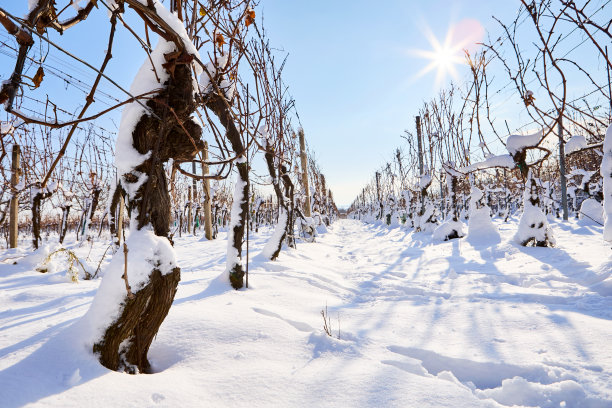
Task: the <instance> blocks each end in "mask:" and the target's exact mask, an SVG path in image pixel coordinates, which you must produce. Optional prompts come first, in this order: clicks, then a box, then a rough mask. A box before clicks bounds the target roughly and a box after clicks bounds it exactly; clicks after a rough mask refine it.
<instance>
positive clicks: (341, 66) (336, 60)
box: [0, 0, 605, 206]
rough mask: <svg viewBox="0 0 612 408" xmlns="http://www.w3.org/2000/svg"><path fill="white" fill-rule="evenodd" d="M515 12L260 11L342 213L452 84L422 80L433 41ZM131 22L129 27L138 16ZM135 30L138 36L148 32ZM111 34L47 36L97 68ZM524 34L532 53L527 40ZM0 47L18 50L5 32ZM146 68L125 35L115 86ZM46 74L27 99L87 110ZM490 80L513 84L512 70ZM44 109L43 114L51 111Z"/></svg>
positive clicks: (275, 1)
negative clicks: (426, 106) (283, 56)
mask: <svg viewBox="0 0 612 408" xmlns="http://www.w3.org/2000/svg"><path fill="white" fill-rule="evenodd" d="M165 3H167V1H165ZM0 4H2V7H6V8H7V9H8V10H9V11H11V12H13V13H15V14H16V15H20V16H23V15H25V14H26V13H27V2H26V1H25V0H24V1H16V0H10V1H8V0H0ZM62 4H64V3H62ZM519 6H520V1H519V0H503V1H502V0H427V1H422V0H419V1H417V0H413V1H409V0H403V1H402V0H385V1H382V2H378V3H376V4H373V3H372V2H370V1H363V0H351V1H348V0H347V1H333V0H332V1H329V0H327V1H322V0H311V1H291V0H261V1H260V4H259V7H258V8H257V13H258V15H257V20H258V21H259V18H260V17H261V16H262V15H263V17H264V27H265V28H266V31H267V34H268V36H269V38H270V41H271V44H272V45H273V46H274V47H276V48H279V49H283V50H284V51H286V52H287V53H289V58H288V60H287V64H286V66H285V69H284V80H285V83H286V84H288V85H289V87H290V92H291V93H292V95H293V97H294V98H295V101H296V106H297V110H298V113H299V115H300V119H301V123H302V125H303V127H304V129H305V133H306V137H307V141H308V144H309V145H310V147H311V150H313V151H314V152H315V153H316V158H317V160H318V162H319V164H320V167H321V170H322V171H323V172H324V174H325V175H326V177H327V180H328V185H329V186H330V188H331V189H332V191H333V192H334V194H335V199H336V202H337V204H338V205H339V206H347V205H348V204H350V203H351V202H352V201H353V199H354V198H355V196H356V195H357V194H358V193H359V192H360V191H361V188H362V187H363V186H364V185H365V184H366V183H367V182H368V181H369V180H370V178H371V177H372V176H373V174H374V172H375V171H376V170H377V169H378V168H380V167H381V166H382V165H383V164H384V163H385V162H386V161H388V160H389V159H390V158H391V157H392V154H393V151H394V149H395V148H396V147H398V146H401V145H402V142H403V139H401V137H400V135H402V134H403V131H404V130H405V129H408V130H410V131H414V117H415V115H416V114H417V112H418V110H419V108H420V107H422V104H423V102H424V101H429V100H431V98H433V97H434V96H435V95H436V93H437V92H438V90H439V89H440V87H444V86H445V85H447V84H448V82H449V81H450V79H451V78H450V76H448V75H446V76H444V77H439V76H438V74H437V70H436V69H433V70H430V71H428V72H424V71H425V70H426V68H427V66H428V65H429V64H430V63H431V59H427V58H423V55H424V54H426V53H427V52H430V51H431V50H433V48H434V43H435V42H436V41H437V42H439V43H444V41H445V38H446V36H447V34H448V33H449V30H452V32H454V35H453V37H452V38H451V41H450V42H451V43H452V44H453V45H457V44H459V43H461V44H462V46H463V47H467V48H471V49H472V50H474V49H475V47H476V46H475V45H474V44H475V42H478V41H483V40H485V38H484V33H485V32H488V33H489V34H490V35H491V37H492V38H494V39H495V38H497V37H498V36H499V35H500V33H501V29H500V27H499V24H498V23H497V22H495V21H494V20H493V18H492V16H493V15H495V16H497V17H498V18H500V19H501V20H502V21H504V22H507V23H510V22H512V21H513V20H514V18H515V16H516V14H517V12H518V9H519ZM604 13H605V11H604ZM127 14H128V16H126V18H129V15H130V14H133V11H131V10H128V12H127ZM528 26H529V24H524V25H523V26H521V30H524V29H527V30H528ZM135 28H136V29H137V30H141V29H142V27H141V24H137V25H136V27H135ZM108 31H109V24H108V17H107V11H106V9H105V8H104V7H103V5H100V8H99V9H96V10H94V11H93V12H92V15H91V16H90V17H89V18H88V20H87V21H86V22H85V23H83V24H79V25H77V26H76V27H75V28H73V29H70V30H68V31H67V32H66V33H65V34H64V35H63V36H62V37H60V36H59V35H58V34H56V33H51V34H50V38H52V39H54V40H56V41H58V42H59V43H61V44H62V45H63V46H64V47H65V48H66V49H68V50H69V51H72V52H73V53H75V54H76V55H80V56H84V57H85V58H86V59H87V60H88V61H89V62H91V63H92V64H93V65H94V66H99V65H100V63H101V61H102V59H103V58H104V54H105V45H106V38H107V36H108ZM525 35H526V36H527V41H526V42H525V43H526V44H528V45H529V43H530V41H529V37H528V34H525ZM0 40H2V41H7V43H14V41H13V39H12V38H10V36H9V35H8V34H6V32H4V31H1V30H0ZM523 40H525V39H523ZM577 41H578V42H579V41H580V38H579V37H578V38H577V39H576V38H573V37H572V38H570V39H569V40H568V41H566V42H565V43H564V44H563V45H564V46H565V47H567V48H568V49H569V50H571V52H572V54H571V56H572V57H574V60H577V61H581V62H583V61H585V60H586V57H585V56H584V55H581V54H580V53H583V54H584V53H587V52H589V51H588V49H586V48H585V47H580V46H576V45H580V44H577ZM94 44H95V45H96V47H97V48H96V47H94V46H93V45H94ZM34 48H35V49H34V51H33V54H32V55H33V56H34V58H35V59H38V58H40V56H41V55H46V47H45V46H43V47H40V46H39V45H38V43H37V45H36V46H35V47H34ZM135 50H136V51H135ZM3 51H4V53H0V67H2V69H1V70H0V81H1V80H5V79H8V77H9V76H10V73H11V72H12V67H13V66H14V53H13V54H11V52H12V51H10V50H7V49H5V50H3ZM56 54H57V53H56ZM457 55H459V56H460V55H461V52H460V51H459V52H458V54H457ZM135 56H137V57H135ZM56 58H57V57H55V56H54V55H53V53H52V54H50V55H49V57H48V59H47V60H46V62H47V63H48V64H49V65H50V66H51V67H60V68H61V69H63V70H64V71H65V72H67V73H69V74H71V75H73V76H74V77H75V78H77V79H78V78H80V79H82V80H83V81H85V82H86V83H89V84H90V83H91V82H92V81H93V78H94V77H95V73H93V72H92V71H91V70H89V69H87V68H84V67H83V66H82V65H81V64H79V63H76V62H74V61H73V60H71V59H70V58H68V57H66V56H61V58H60V59H56ZM143 58H144V54H143V53H142V51H141V50H140V49H139V46H138V44H137V43H136V42H135V40H134V39H133V37H132V36H131V35H130V34H129V33H128V32H127V30H125V29H124V28H123V27H119V28H118V30H117V34H116V43H115V47H114V49H113V59H112V60H111V63H110V64H109V66H108V69H107V73H108V74H109V76H111V77H113V78H115V79H116V80H117V81H118V82H119V83H120V84H121V85H122V86H124V87H125V88H129V86H130V83H131V81H132V79H133V77H134V75H135V73H136V71H137V70H138V68H139V67H140V65H141V64H142V62H143ZM7 64H8V65H10V66H8V65H7ZM36 67H37V65H36V64H33V65H32V66H30V67H29V71H27V73H28V74H29V75H31V76H32V75H33V74H34V72H35V70H36ZM590 68H591V72H594V74H595V75H599V76H600V77H601V75H605V70H600V71H597V70H596V69H595V70H593V67H592V66H591V67H590ZM456 70H457V79H458V82H459V83H461V82H462V81H463V80H464V79H465V78H466V76H467V74H468V70H467V67H466V66H465V65H456ZM46 73H47V75H46V76H45V82H44V83H43V86H42V87H41V88H39V89H38V90H35V91H31V90H29V91H26V94H27V95H28V96H30V97H34V98H38V99H39V100H41V101H45V100H46V97H47V95H48V94H49V93H50V95H49V97H50V98H51V100H54V101H55V100H60V101H62V100H70V102H73V105H74V106H73V108H70V109H73V110H74V111H77V109H78V106H79V105H82V104H83V103H84V99H85V92H87V90H88V89H89V88H88V87H87V86H86V85H87V84H85V86H83V87H82V88H83V89H84V91H83V90H81V91H80V92H78V91H77V90H75V84H76V85H78V83H77V82H75V81H71V82H72V83H71V84H66V83H65V82H64V81H63V80H62V79H58V78H56V77H54V76H53V75H52V72H51V70H50V69H49V70H47V71H46ZM494 74H495V75H497V76H499V77H500V78H501V77H503V78H504V80H505V81H507V80H508V79H507V75H506V73H505V72H501V71H498V72H494ZM52 81H55V82H56V84H55V87H54V86H53V85H52ZM583 85H584V84H583V83H573V84H571V85H570V96H571V93H572V92H575V93H576V92H577V93H580V95H582V94H583V93H584V92H585V90H584V89H585V87H584V86H583ZM50 89H51V92H50ZM100 89H101V90H102V91H106V92H107V94H108V95H104V94H101V93H99V94H97V95H96V101H98V102H99V103H101V104H104V106H102V107H101V108H105V107H107V106H110V105H111V104H113V103H115V101H118V100H123V99H124V95H122V94H121V92H120V91H117V89H116V88H114V87H112V86H111V85H109V84H107V83H105V84H101V86H100ZM513 92H514V91H513V87H508V89H506V90H504V92H503V93H500V94H499V95H498V97H497V99H496V100H495V101H493V102H492V109H493V110H494V115H495V116H496V117H498V118H500V119H499V120H505V119H506V118H508V122H509V123H510V128H511V130H512V131H514V129H516V128H518V127H519V126H521V125H522V124H524V123H526V122H528V121H529V118H528V117H527V114H526V112H525V109H524V106H523V104H522V103H521V101H520V99H517V98H510V97H511V96H513V95H512V94H513ZM113 98H114V99H113ZM37 109H38V111H39V112H40V111H41V110H43V109H44V104H42V105H40V106H39V107H38V108H37ZM99 110H101V109H98V107H96V108H95V109H92V111H99ZM5 115H6V114H3V116H2V119H4V116H5ZM118 117H119V112H118V111H116V112H113V113H111V114H109V115H107V117H105V118H104V119H103V120H101V121H99V122H98V123H99V124H100V125H101V126H105V127H107V128H109V129H111V130H113V129H114V125H112V124H111V123H110V120H111V119H112V120H114V121H115V122H116V123H118ZM504 127H505V126H504ZM499 145H500V147H501V148H503V146H501V143H500V144H499Z"/></svg>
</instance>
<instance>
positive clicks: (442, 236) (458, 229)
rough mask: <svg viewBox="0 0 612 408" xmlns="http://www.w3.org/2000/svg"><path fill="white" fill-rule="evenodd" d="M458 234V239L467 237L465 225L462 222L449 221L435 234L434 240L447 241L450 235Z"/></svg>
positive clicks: (437, 229)
mask: <svg viewBox="0 0 612 408" xmlns="http://www.w3.org/2000/svg"><path fill="white" fill-rule="evenodd" d="M453 232H454V233H456V235H457V236H458V238H461V237H463V236H465V233H464V232H463V223H462V222H461V221H453V220H447V221H445V222H443V223H442V224H440V225H439V226H438V227H436V229H435V230H434V232H433V239H434V240H436V241H446V240H448V237H449V235H451V234H453Z"/></svg>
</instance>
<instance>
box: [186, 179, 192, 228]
mask: <svg viewBox="0 0 612 408" xmlns="http://www.w3.org/2000/svg"><path fill="white" fill-rule="evenodd" d="M187 200H189V204H188V207H187V225H186V227H187V228H185V229H186V230H187V231H186V232H187V234H189V232H190V230H191V207H193V201H192V195H191V186H189V188H188V190H187Z"/></svg>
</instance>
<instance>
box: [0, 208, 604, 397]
mask: <svg viewBox="0 0 612 408" xmlns="http://www.w3.org/2000/svg"><path fill="white" fill-rule="evenodd" d="M493 222H494V223H495V225H496V227H497V228H498V229H499V230H500V232H501V236H502V237H504V238H503V240H502V241H501V242H499V243H496V244H492V245H491V246H490V247H488V248H486V249H483V248H480V247H477V246H473V245H472V244H471V243H470V242H469V241H466V240H463V239H459V240H457V239H455V240H451V241H448V242H439V241H434V240H433V239H432V237H431V236H429V235H426V234H420V233H413V232H411V231H407V230H406V229H401V228H389V227H387V226H386V225H382V224H378V225H366V224H364V223H362V222H360V221H356V220H338V221H337V222H335V223H334V224H333V225H332V226H331V227H330V228H329V229H328V232H327V233H326V234H324V235H321V236H319V238H318V239H317V242H316V243H309V244H305V243H298V247H297V249H296V250H291V251H283V252H281V255H280V256H279V258H278V260H277V261H275V262H269V261H264V260H260V261H255V260H254V259H253V256H254V255H257V254H259V253H260V251H261V250H262V248H263V246H264V245H265V242H267V241H268V239H269V238H270V235H271V234H272V230H271V229H265V228H262V229H260V232H259V233H252V235H251V236H252V240H251V243H250V247H251V263H250V266H249V275H250V277H249V282H250V285H249V286H250V288H249V289H247V290H244V291H234V290H233V289H231V288H230V286H229V283H227V279H226V278H225V277H224V270H225V250H226V242H225V239H226V238H227V235H226V233H225V232H220V235H219V238H218V239H216V240H212V241H199V237H194V236H184V237H182V238H179V237H176V242H175V249H176V252H177V259H178V260H180V263H181V264H182V265H184V267H183V269H182V272H181V275H182V280H181V282H180V283H179V286H178V291H177V294H176V298H175V301H174V305H173V306H172V308H171V309H170V313H169V314H168V317H167V318H166V320H165V321H164V323H163V324H162V326H161V329H160V331H159V333H158V335H157V337H156V339H155V340H154V342H153V344H152V346H151V349H150V352H149V358H150V361H151V363H152V364H153V368H154V371H155V374H151V375H136V376H130V375H128V374H124V373H118V372H112V371H109V370H107V369H105V368H103V367H102V366H101V365H100V364H99V363H98V362H97V360H96V358H95V356H93V355H92V353H91V343H88V336H87V333H88V330H89V329H88V325H87V324H84V323H86V322H87V323H89V322H91V320H90V319H89V317H91V316H87V317H86V319H83V318H82V316H83V315H84V314H85V313H86V311H87V309H88V308H89V307H90V305H91V303H92V299H93V298H94V296H95V294H96V291H97V290H103V288H102V285H107V284H108V283H106V282H107V281H106V279H105V280H104V281H102V284H101V283H100V282H101V281H100V280H99V279H97V280H92V281H81V282H79V283H78V284H76V283H70V282H67V281H65V280H62V281H57V282H55V281H52V280H50V278H51V277H52V276H50V275H49V273H48V274H41V273H38V272H35V271H33V270H32V269H31V268H30V267H29V266H28V265H26V264H24V263H22V262H21V261H20V259H17V261H18V263H17V264H16V265H13V264H12V263H13V262H14V261H15V259H13V258H12V257H16V256H20V255H24V254H27V253H29V252H28V251H27V250H25V249H18V250H4V251H2V253H0V305H2V306H1V307H0V350H2V352H1V353H0V384H2V386H1V387H0V401H2V404H1V405H2V406H3V407H8V408H10V407H17V406H44V407H79V406H83V404H84V403H85V404H86V405H87V406H91V407H132V406H168V407H170V406H173V407H174V406H181V407H195V406H202V405H206V406H214V407H228V406H235V407H266V406H280V407H305V406H307V407H308V406H312V407H382V406H397V407H423V408H433V407H436V408H437V407H470V408H472V407H498V408H499V407H511V406H516V405H519V406H531V407H534V406H537V407H559V406H566V407H609V406H611V405H612V389H611V388H610V384H611V383H612V355H611V354H610V352H609V345H610V344H611V342H612V290H610V288H612V285H610V284H609V282H610V280H612V278H611V275H610V271H611V270H612V262H611V261H610V259H609V253H610V248H609V245H608V244H607V243H605V242H604V241H602V240H601V234H602V227H600V226H598V225H596V224H592V223H591V224H588V225H585V224H584V223H583V221H575V220H571V221H569V222H565V223H559V224H557V223H556V222H555V221H553V224H554V227H555V231H556V235H557V241H558V243H557V247H555V248H526V247H521V246H520V245H518V244H516V243H515V242H514V241H513V240H512V239H509V238H510V237H512V236H513V235H514V233H515V232H516V230H517V220H516V219H515V218H511V219H510V222H509V223H503V222H501V221H499V220H494V221H493ZM143 234H144V233H143ZM577 237H579V239H577ZM68 238H70V237H68ZM68 238H67V239H68ZM131 238H132V239H136V237H135V236H134V237H131ZM72 239H74V238H72ZM138 239H139V240H140V239H141V238H138ZM142 239H143V240H145V239H148V238H147V236H144V237H142ZM105 249H106V244H105V243H102V242H97V243H95V244H94V247H93V250H92V259H93V260H95V259H97V257H98V258H99V257H100V256H101V254H102V253H103V252H104V250H105ZM75 251H77V253H78V254H79V256H81V257H83V258H84V257H86V256H87V253H88V252H89V248H88V246H83V247H76V248H75ZM134 251H135V249H134ZM133 253H134V252H132V249H131V250H130V253H129V256H131V255H132V254H133ZM9 258H11V259H9ZM134 261H135V262H140V261H138V260H137V259H134ZM113 262H114V261H113ZM94 263H95V262H94ZM113 268H114V265H113V264H112V263H111V264H110V265H108V264H106V266H105V273H106V274H107V275H110V274H116V273H118V272H117V271H115V270H113ZM55 273H56V274H62V275H63V274H64V271H61V270H58V271H56V272H55ZM129 273H130V274H132V271H131V269H130V272H129ZM133 275H134V279H135V280H136V279H137V278H136V276H135V275H136V272H134V273H133ZM131 278H132V275H130V279H131ZM116 280H118V284H117V286H118V288H117V291H120V290H121V291H123V292H125V287H124V286H122V285H123V281H122V280H121V279H120V278H119V277H117V279H116ZM131 284H132V287H133V288H136V287H137V285H136V283H135V282H131ZM99 285H100V288H99V289H98V286H99ZM96 298H97V296H96ZM326 305H327V307H328V314H329V317H330V320H331V323H332V335H333V337H329V336H327V335H326V334H324V333H323V331H322V318H321V315H320V312H321V310H322V309H324V308H325V306H326ZM100 318H107V317H106V316H104V315H101V316H100ZM338 337H339V338H338ZM236 381H239V386H233V384H236Z"/></svg>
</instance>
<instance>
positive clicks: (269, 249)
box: [261, 207, 289, 261]
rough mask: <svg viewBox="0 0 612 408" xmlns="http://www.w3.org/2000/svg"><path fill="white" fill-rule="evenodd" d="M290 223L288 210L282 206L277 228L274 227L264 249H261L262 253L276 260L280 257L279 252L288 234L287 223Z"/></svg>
mask: <svg viewBox="0 0 612 408" xmlns="http://www.w3.org/2000/svg"><path fill="white" fill-rule="evenodd" d="M288 223H289V217H288V215H287V211H285V209H284V208H282V207H281V209H280V214H279V215H278V223H277V224H276V228H274V232H273V233H272V236H271V237H270V239H269V240H268V242H266V245H265V246H264V249H263V250H262V251H261V253H262V255H263V256H264V257H266V258H268V259H270V260H272V261H273V260H275V259H276V258H277V257H278V254H279V253H280V251H281V248H282V246H283V241H284V240H285V237H286V236H287V225H288Z"/></svg>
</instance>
